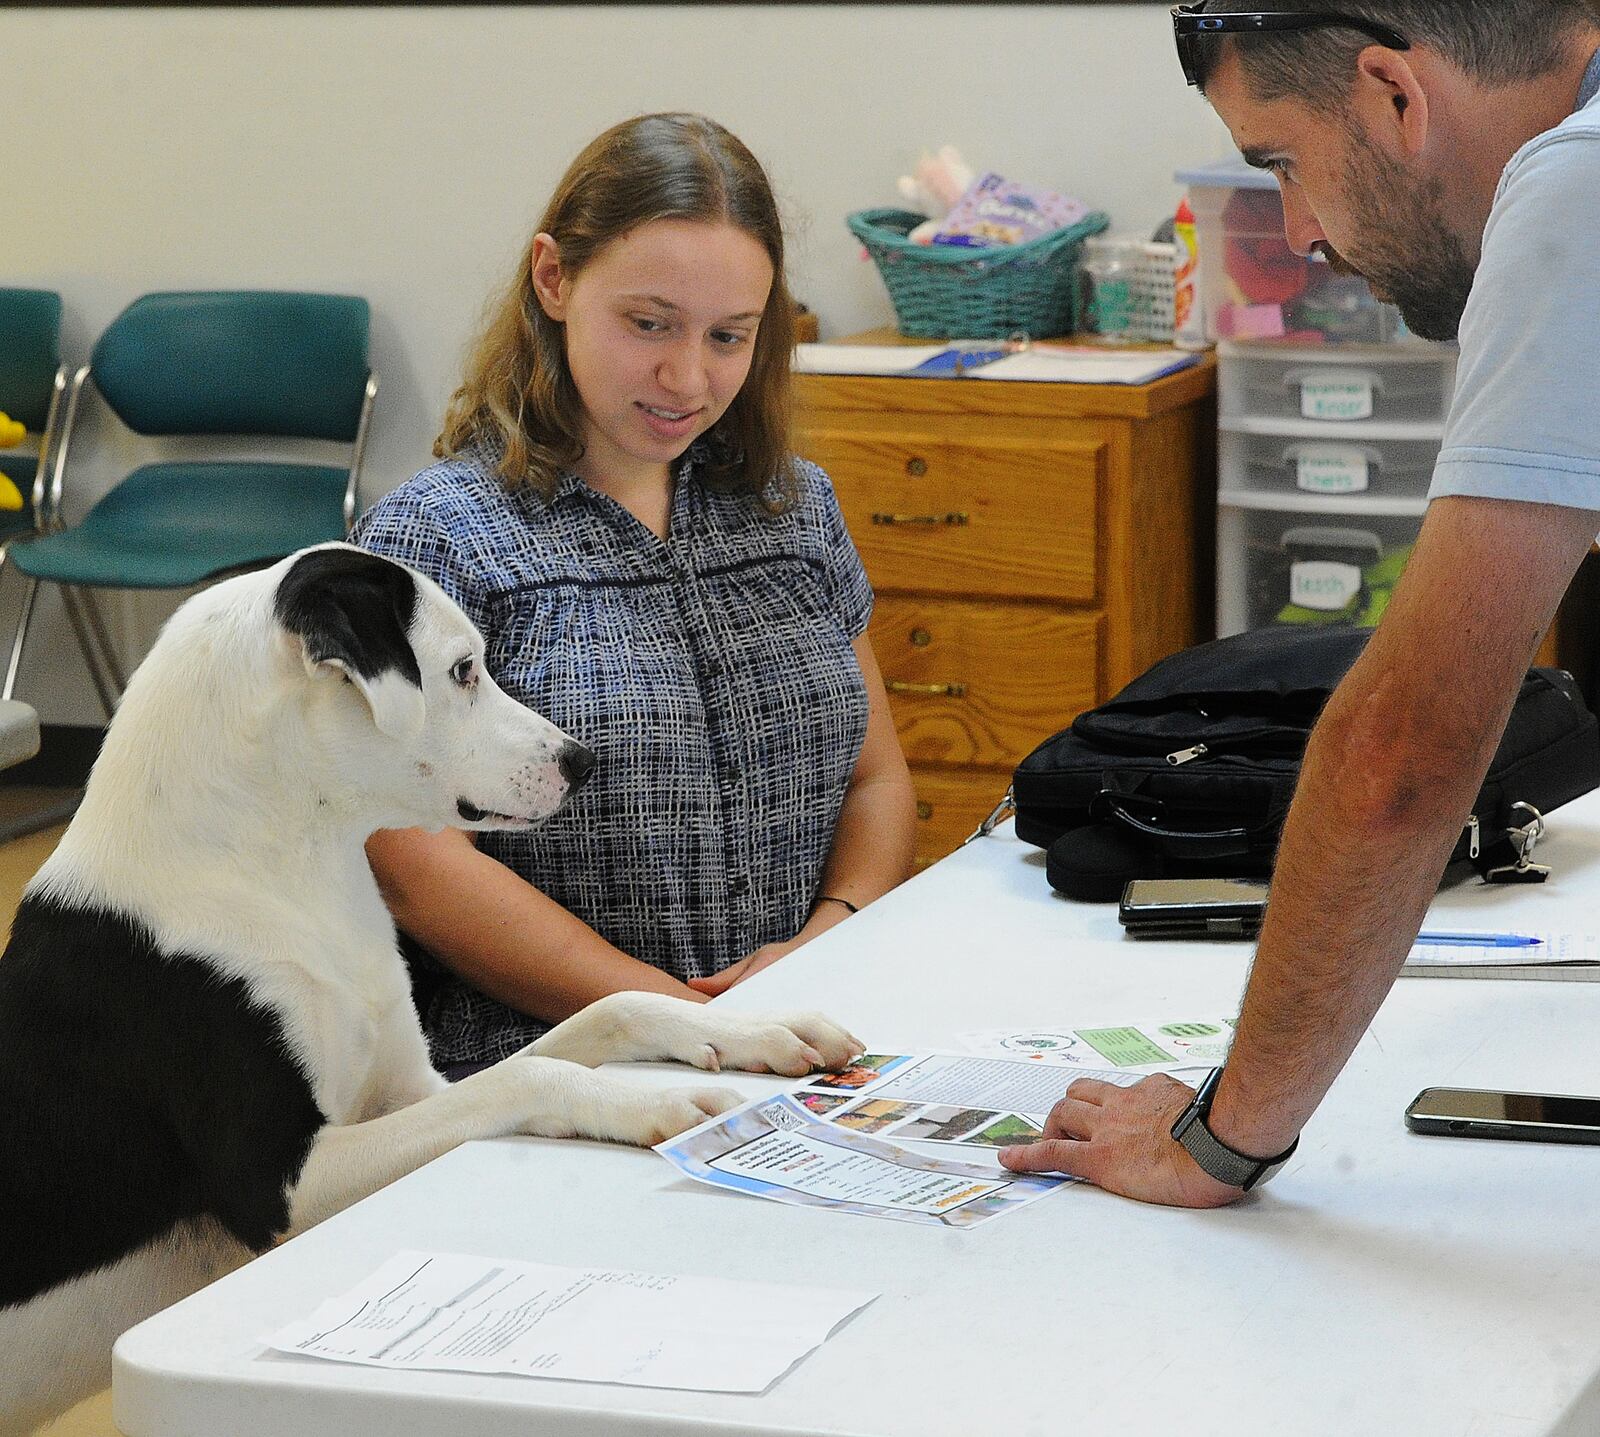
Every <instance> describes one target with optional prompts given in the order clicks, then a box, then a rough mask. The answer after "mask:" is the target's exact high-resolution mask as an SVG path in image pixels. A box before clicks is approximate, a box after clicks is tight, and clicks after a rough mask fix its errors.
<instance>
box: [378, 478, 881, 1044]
mask: <svg viewBox="0 0 1600 1437" xmlns="http://www.w3.org/2000/svg"><path fill="white" fill-rule="evenodd" d="M797 469H798V480H799V499H798V502H797V503H796V504H795V505H794V507H793V508H791V509H790V510H788V511H787V512H785V513H783V514H779V515H769V514H767V513H766V512H765V511H764V510H763V509H762V508H761V507H760V506H759V505H757V504H756V503H755V501H754V500H753V499H751V498H750V497H749V496H746V495H734V494H727V493H723V492H720V491H718V490H715V489H712V488H710V487H708V486H707V485H705V484H703V483H701V482H700V481H699V479H698V478H697V472H696V471H697V462H696V459H695V455H694V451H692V450H691V452H690V455H689V456H688V458H687V459H686V460H685V462H684V464H683V466H682V468H681V470H680V474H679V482H678V484H677V486H676V489H675V492H674V494H673V499H672V509H671V527H670V530H669V537H668V539H667V540H666V541H662V540H661V539H659V538H657V537H656V535H655V534H653V533H652V532H651V531H650V530H649V528H647V527H646V526H645V525H644V524H641V523H640V522H639V521H638V520H637V519H635V518H634V517H633V515H631V514H630V513H628V511H627V510H626V509H624V508H623V507H622V506H621V505H620V504H618V503H617V502H616V501H615V500H613V499H611V498H609V497H607V496H606V495H604V494H601V493H598V492H597V491H595V490H593V489H591V488H589V486H588V485H586V484H585V483H584V482H583V481H582V480H581V479H579V478H578V477H577V476H576V475H572V474H568V475H565V476H563V478H562V480H561V482H560V484H559V486H558V488H557V491H556V494H555V496H554V498H553V499H551V500H549V501H547V500H545V499H544V498H543V497H542V496H541V495H539V494H538V493H536V492H533V491H519V492H515V493H514V492H511V491H509V490H508V489H507V488H506V487H505V486H504V485H503V484H502V483H501V481H500V480H499V479H498V477H496V476H495V474H494V473H493V471H492V468H491V467H490V465H489V463H488V462H486V460H485V459H484V457H483V456H482V455H461V456H457V457H456V458H453V459H449V460H446V461H444V462H443V463H440V464H436V465H434V466H433V467H432V468H430V469H425V470H424V471H423V472H422V473H421V474H419V475H417V476H416V478H414V479H412V480H410V481H409V482H408V483H405V484H402V485H401V486H400V487H399V488H397V489H395V490H393V491H392V492H391V493H389V494H387V495H386V496H385V497H384V498H382V499H380V500H379V501H378V502H377V503H376V504H375V505H374V506H373V507H372V508H371V509H370V510H368V511H367V513H366V514H365V515H364V516H363V517H362V519H361V522H360V523H359V524H358V525H357V526H356V533H355V540H356V542H357V543H359V544H360V545H362V546H363V547H364V548H366V549H369V550H371V551H372V552H373V553H376V554H384V555H387V556H389V557H391V558H395V559H400V560H402V561H404V562H405V563H408V564H411V565H414V566H415V567H416V568H418V569H420V570H421V571H422V572H423V573H425V574H427V575H428V576H429V577H431V578H432V579H434V580H435V581H436V582H437V583H438V584H440V585H441V586H442V587H443V588H444V590H445V591H446V592H447V593H448V594H450V595H451V597H452V598H454V599H455V600H456V601H457V602H458V603H459V604H460V605H461V606H462V608H464V609H465V610H466V612H467V613H468V615H469V616H470V617H471V618H472V620H473V621H474V622H475V623H476V624H477V625H478V627H479V628H480V629H481V630H482V631H483V634H484V637H485V639H486V640H487V644H488V648H487V652H486V655H485V663H486V665H487V667H488V669H489V671H490V672H491V673H492V674H493V675H494V677H495V680H496V681H497V682H498V683H499V684H500V685H501V687H502V688H504V689H505V690H506V692H507V693H509V694H511V695H512V696H513V697H515V698H517V699H519V700H520V701H521V702H523V703H525V704H528V705H530V706H531V707H533V708H535V709H537V710H538V711H539V712H540V713H542V714H544V715H545V716H546V717H547V718H549V719H550V721H551V722H552V723H555V724H557V725H559V726H560V727H561V728H563V729H565V730H566V731H567V732H568V733H569V734H571V735H572V736H573V737H574V738H577V739H579V740H581V741H582V742H583V743H585V744H587V745H588V746H589V747H590V748H592V749H593V750H594V751H595V752H596V754H598V755H599V758H600V764H599V768H598V769H597V771H596V773H595V776H594V777H593V778H592V779H591V780H590V781H589V783H588V784H587V785H586V786H585V787H584V788H583V789H582V790H581V791H580V792H579V794H578V795H577V797H576V799H575V800H574V801H573V802H572V803H571V804H569V805H568V807H567V808H566V809H565V810H564V811H563V812H562V813H561V814H559V815H558V816H557V817H556V818H554V819H552V820H551V821H550V822H548V823H546V824H544V825H543V826H542V827H540V828H537V829H535V830H532V831H531V832H526V833H486V834H482V835H480V836H479V840H478V841H479V847H480V849H481V851H483V852H485V853H487V854H490V855H492V856H493V857H494V858H497V859H498V860H499V861H500V862H502V863H504V864H505V865H506V866H507V867H509V868H511V869H512V870H513V871H515V872H516V873H518V874H520V875H521V876H522V877H523V878H525V879H527V880H528V881H529V882H530V883H532V884H534V885H535V886H536V887H537V888H539V889H540V890H541V891H542V892H543V893H545V894H547V895H548V896H549V897H550V898H553V899H554V900H555V901H556V902H557V903H559V904H561V905H562V906H563V907H564V908H566V909H568V910H569V911H570V912H572V913H574V914H576V915H577V916H578V917H579V918H581V919H582V920H583V921H584V922H585V923H588V924H589V925H590V926H591V927H593V928H594V929H596V930H597V931H598V932H599V933H600V934H601V935H602V936H603V937H604V938H606V939H607V940H609V941H610V942H611V943H614V944H615V945H616V946H617V947H618V948H620V949H622V950H623V951H624V952H625V953H630V954H632V955H633V956H634V957H636V958H640V959H642V960H643V961H644V962H646V963H651V964H653V965H654V966H656V967H657V968H660V969H662V970H664V971H665V972H668V973H671V974H673V975H674V976H675V977H678V978H684V979H687V978H692V977H700V976H706V975H709V974H712V973H716V972H719V971H721V970H722V969H723V968H726V967H727V966H728V965H729V964H731V963H734V962H736V961H737V960H738V959H740V958H742V957H744V956H745V955H746V954H747V953H750V952H752V951H753V950H754V949H756V948H759V947H761V945H762V944H764V943H771V942H779V941H782V940H784V939H787V938H791V937H793V936H794V934H795V933H796V932H798V931H799V929H800V928H801V927H802V926H803V925H804V923H805V921H806V918H807V916H808V915H809V914H810V911H811V908H812V905H813V903H814V901H815V899H816V895H817V886H818V884H819V882H820V880H821V877H822V870H823V866H824V864H825V863H826V861H827V858H828V854H829V852H830V850H831V848H832V844H833V836H834V827H835V824H836V822H837V820H838V817H839V810H840V806H841V805H842V803H843V801H844V796H845V790H846V788H847V786H848V784H849V781H850V775H851V773H852V772H853V771H854V769H855V764H856V759H857V757H858V755H859V753H860V750H861V743H862V739H863V738H864V737H865V734H866V727H867V695H866V687H865V684H864V682H863V680H862V677H861V670H860V667H859V665H858V664H857V663H856V659H855V653H854V651H853V649H852V647H851V643H852V640H854V639H855V638H856V637H857V636H858V635H860V634H861V633H862V632H863V630H864V629H865V628H866V626H867V620H868V618H869V616H870V615H871V612H872V590H871V588H870V587H869V586H868V583H867V577H866V574H865V572H864V571H863V569H862V567H861V560H860V558H859V557H858V555H857V554H856V550H855V546H854V545H853V544H852V543H851V540H850V536H849V534H848V532H847V531H846V529H845V526H844V520H843V518H842V516H841V515H840V513H839V507H838V503H837V501H836V500H835V498H834V494H833V487H832V485H831V484H830V483H829V482H828V478H827V476H826V475H825V474H824V473H823V472H822V470H820V469H819V468H817V467H816V466H815V465H813V464H808V463H805V462H800V463H799V464H798V465H797ZM424 1026H425V1028H426V1029H427V1032H428V1037H429V1041H430V1043H431V1045H432V1048H433V1057H434V1060H435V1062H437V1063H440V1064H441V1065H443V1064H453V1063H464V1062H473V1061H478V1060H482V1059H487V1058H499V1057H504V1056H506V1055H507V1054H510V1053H513V1052H515V1051H516V1050H517V1049H518V1048H519V1047H521V1046H522V1045H523V1044H525V1043H527V1042H529V1041H531V1040H532V1039H533V1038H535V1037H537V1036H538V1035H539V1034H540V1033H541V1032H543V1031H544V1030H545V1025H543V1024H541V1023H539V1022H537V1021H535V1020H534V1019H531V1018H528V1017H526V1016H524V1015H523V1014H521V1013H518V1012H516V1011H514V1010H513V1009H510V1008H508V1007H506V1006H504V1005H503V1004H501V1003H498V1002H496V1001H495V1000H494V999H492V998H489V997H487V996H485V995H484V994H482V993H480V992H478V991H477V990H476V989H474V988H472V987H470V986H469V985H468V984H466V983H464V982H462V981H460V980H459V979H455V978H454V977H450V978H448V980H447V981H446V982H445V983H444V985H443V987H442V989H441V990H440V991H439V992H437V993H436V995H435V996H434V997H433V998H432V1000H431V1001H430V1003H429V1006H428V1011H427V1013H426V1014H425V1017H424Z"/></svg>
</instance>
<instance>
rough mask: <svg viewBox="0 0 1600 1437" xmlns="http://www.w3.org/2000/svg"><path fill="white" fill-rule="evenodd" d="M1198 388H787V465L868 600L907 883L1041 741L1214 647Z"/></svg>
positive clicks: (1207, 471)
mask: <svg viewBox="0 0 1600 1437" xmlns="http://www.w3.org/2000/svg"><path fill="white" fill-rule="evenodd" d="M865 338H866V337H865V336H861V337H858V338H857V339H856V340H855V341H854V342H857V343H859V342H862V340H863V339H865ZM1214 378H1215V369H1214V365H1213V363H1212V361H1211V360H1209V359H1207V360H1205V361H1203V362H1202V363H1201V364H1200V365H1198V366H1197V367H1195V368H1193V369H1189V370H1184V371H1181V372H1180V373H1178V374H1175V375H1170V376H1168V377H1167V378H1165V379H1160V380H1157V381H1155V382H1154V383H1152V384H1149V385H1143V386H1139V387H1129V386H1120V385H1104V386H1102V385H1075V384H1028V383H1012V382H1002V381H996V380H989V381H985V380H983V379H979V378H969V379H902V378H882V377H876V376H873V377H863V376H843V375H801V376H799V377H798V378H797V385H798V400H799V414H798V426H797V428H798V443H797V447H798V449H799V451H800V453H801V454H803V455H804V456H805V457H806V458H808V459H813V460H815V461H816V462H817V463H819V464H821V465H822V466H823V468H825V469H826V470H827V471H828V473H829V474H830V476H831V477H832V479H833V483H834V487H835V489H836V491H837V492H838V495H839V502H840V506H841V507H842V509H843V511H844V516H845V520H846V522H847V523H848V524H849V526H850V532H851V534H852V535H853V536H854V538H855V541H856V545H857V547H858V548H859V549H860V551H861V556H862V559H863V560H864V561H865V563H866V567H867V573H868V575H869V577H870V578H871V580H872V584H873V588H874V589H875V590H876V591H877V596H878V599H877V607H876V609H875V611H874V614H873V620H872V630H871V633H872V640H873V646H874V648H875V650H876V652H877V656H878V662H879V664H880V665H881V666H882V669H883V675H884V680H885V682H886V683H887V684H888V687H889V696H890V703H891V705H892V707H893V710H894V716H895V725H896V727H897V728H898V730H899V733H900V739H901V742H902V743H903V744H904V746H905V750H906V757H907V758H908V759H909V760H910V761H911V767H912V774H913V778H914V780H915V782H916V788H917V813H918V819H919V835H918V843H917V858H918V863H919V865H925V864H927V863H930V862H932V861H933V860H934V859H937V858H940V857H943V856H944V855H945V854H946V853H949V852H951V851H952V850H953V849H954V848H956V847H957V846H958V845H959V844H960V843H961V841H962V840H963V839H965V838H966V837H967V835H968V834H969V833H971V832H972V830H973V829H974V828H975V827H976V826H977V824H978V823H979V821H980V820H981V819H982V818H983V817H984V815H985V814H987V813H988V812H989V810H990V809H991V808H993V807H994V806H995V804H996V803H997V802H998V801H999V800H1000V798H1001V796H1002V795H1003V794H1004V793H1005V791H1006V786H1007V784H1008V782H1009V778H1010V772H1011V770H1012V768H1013V767H1015V765H1016V763H1017V761H1018V760H1019V759H1020V758H1022V757H1023V755H1024V754H1026V753H1027V752H1028V751H1029V750H1030V749H1032V748H1033V747H1034V746H1035V745H1036V744H1037V743H1038V742H1039V741H1040V740H1041V739H1043V738H1045V737H1046V736H1047V735H1049V734H1051V733H1053V732H1055V730H1057V729H1058V728H1061V727H1063V726H1065V725H1066V724H1067V723H1068V722H1069V721H1070V720H1071V719H1072V718H1073V717H1074V716H1075V715H1076V714H1078V713H1080V712H1082V711H1083V710H1084V709H1086V708H1091V707H1093V706H1094V705H1095V704H1097V703H1099V702H1101V701H1102V700H1104V699H1105V698H1107V697H1109V696H1110V695H1111V694H1112V693H1114V692H1115V691H1116V690H1117V689H1119V688H1121V687H1122V686H1123V685H1124V684H1126V683H1127V682H1128V681H1129V680H1130V679H1132V678H1133V677H1134V676H1135V675H1137V674H1139V673H1141V672H1142V671H1143V670H1144V669H1146V668H1148V667H1149V666H1150V665H1151V664H1152V663H1154V662H1155V661H1156V660H1157V659H1159V658H1161V657H1163V656H1164V655H1166V654H1169V653H1172V652H1174V651H1175V650H1177V649H1180V648H1183V647H1185V646H1186V645H1188V644H1190V643H1193V642H1195V641H1196V640H1198V639H1200V638H1204V637H1208V636H1209V631H1210V630H1209V626H1210V603H1211V594H1210V555H1211V552H1212V533H1213V528H1212V525H1213V517H1214V512H1215V502H1216V483H1215V458H1214V455H1215V447H1214V434H1215V429H1216V413H1215V407H1214V400H1213V395H1214V387H1215V386H1214Z"/></svg>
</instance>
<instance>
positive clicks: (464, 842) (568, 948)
mask: <svg viewBox="0 0 1600 1437" xmlns="http://www.w3.org/2000/svg"><path fill="white" fill-rule="evenodd" d="M367 859H368V861H369V862H370V863H371V864H372V872H373V875H374V876H375V877H376V878H377V880H378V887H379V889H380V890H381V891H382V893H383V897H384V901H385V902H386V903H387V904H388V905H389V911H390V912H391V913H392V914H394V919H395V922H396V923H398V924H399V925H400V927H401V928H403V929H404V930H405V931H406V932H407V933H409V934H410V935H411V936H412V937H413V938H415V939H416V940H417V941H418V942H419V943H421V944H422V946H423V947H424V948H426V949H428V951H429V952H430V953H432V954H434V955H435V956H436V957H437V958H438V959H439V960H440V962H442V963H443V964H444V965H445V966H446V967H448V968H449V969H450V971H451V972H453V973H455V974H456V975H457V976H458V977H460V978H463V979H465V980H466V981H467V982H468V983H470V984H472V986H473V987H474V988H477V989H479V990H481V991H482V992H484V993H487V994H488V995H489V996H490V997H491V998H496V999H498V1000H499V1001H500V1002H502V1003H504V1004H506V1005H507V1006H508V1007H511V1008H515V1009H516V1010H517V1011H518V1012H520V1013H526V1014H528V1015H529V1016H530V1017H533V1018H538V1019H540V1020H541V1021H542V1022H546V1023H559V1022H560V1021H561V1020H562V1019H563V1018H568V1017H571V1016H572V1014H574V1013H576V1012H577V1011H578V1010H579V1009H580V1008H584V1007H587V1006H588V1005H589V1004H590V1003H592V1002H594V1000H595V999H596V998H603V997H605V995H606V994H608V993H618V992H646V993H668V994H671V995H672V996H673V997H674V998H687V999H689V1000H690V1001H692V1002H696V1003H700V1002H704V1001H705V1000H704V999H703V998H702V997H701V996H700V995H699V994H698V993H695V992H693V991H692V990H690V989H689V988H688V987H686V986H685V985H684V984H682V983H680V982H679V981H678V980H677V979H676V978H674V977H672V976H671V975H670V974H668V973H663V972H662V971H661V970H660V969H658V968H652V967H651V966H650V965H649V964H648V963H641V962H640V961H639V960H638V959H637V958H631V957H629V956H628V955H627V954H626V953H624V952H623V951H622V950H621V949H620V948H616V947H613V946H612V945H611V944H610V943H607V942H606V940H605V939H604V938H602V937H601V936H600V935H599V934H598V933H596V932H595V931H594V929H592V928H591V927H589V925H588V924H587V923H584V922H583V921H582V920H581V919H579V918H576V917H574V916H573V915H572V914H571V913H569V912H568V911H567V910H566V909H565V908H563V907H562V906H561V905H560V904H559V903H556V902H555V901H554V900H553V899H550V898H547V897H545V895H544V894H543V893H541V892H539V890H538V889H537V888H535V887H534V886H533V885H532V884H531V883H528V882H526V881H524V880H523V879H521V878H519V877H518V876H517V875H516V874H515V873H513V872H512V871H511V870H510V869H509V868H507V867H506V866H505V865H504V864H502V863H499V862H497V861H496V860H495V859H493V858H490V857H489V856H488V855H487V854H484V853H479V852H478V850H477V848H476V847H475V846H474V845H473V841H472V838H471V836H470V835H468V834H466V833H463V832H462V831H461V830H459V829H453V828H447V829H445V830H444V831H443V832H440V833H428V832H426V831H424V830H423V829H420V828H408V829H389V830H384V831H383V832H380V833H375V834H373V835H372V837H371V838H369V839H368V840H367ZM829 906H830V907H837V906H838V905H837V904H830V905H829ZM839 911H840V912H841V913H842V912H844V910H843V909H842V908H841V909H840V910H839Z"/></svg>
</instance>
